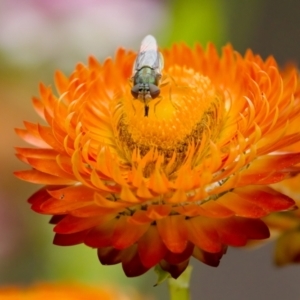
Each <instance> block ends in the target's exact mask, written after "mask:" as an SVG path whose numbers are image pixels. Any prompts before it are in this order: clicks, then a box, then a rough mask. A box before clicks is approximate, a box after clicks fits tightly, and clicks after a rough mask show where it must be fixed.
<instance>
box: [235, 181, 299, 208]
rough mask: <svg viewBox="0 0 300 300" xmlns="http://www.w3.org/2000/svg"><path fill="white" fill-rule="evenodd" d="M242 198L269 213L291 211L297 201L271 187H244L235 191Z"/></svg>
mask: <svg viewBox="0 0 300 300" xmlns="http://www.w3.org/2000/svg"><path fill="white" fill-rule="evenodd" d="M234 193H236V194H238V195H239V196H240V197H241V198H243V199H245V200H247V201H249V202H252V203H255V205H258V206H259V207H261V208H262V209H263V210H265V211H266V212H267V213H270V212H274V211H282V210H287V209H291V208H293V207H294V206H295V201H294V200H292V199H291V198H289V197H287V196H285V195H283V194H281V193H279V192H276V191H275V190H273V189H271V188H269V187H260V188H256V187H251V186H250V187H243V188H237V189H235V190H234Z"/></svg>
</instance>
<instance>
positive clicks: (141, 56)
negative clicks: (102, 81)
mask: <svg viewBox="0 0 300 300" xmlns="http://www.w3.org/2000/svg"><path fill="white" fill-rule="evenodd" d="M163 64H164V60H163V56H162V54H161V53H160V52H159V51H158V50H157V43H156V40H155V38H154V37H153V36H152V35H147V36H146V37H145V38H144V39H143V40H142V43H141V48H140V51H139V53H138V55H137V57H136V59H135V62H134V65H133V76H132V80H133V87H132V89H131V94H132V96H133V97H134V98H135V99H139V100H141V101H142V102H143V103H144V104H145V117H147V116H148V111H149V105H148V103H149V101H151V100H152V99H155V98H156V97H158V95H159V94H160V89H159V87H158V84H159V80H160V78H161V70H162V69H163Z"/></svg>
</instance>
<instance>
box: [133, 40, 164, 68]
mask: <svg viewBox="0 0 300 300" xmlns="http://www.w3.org/2000/svg"><path fill="white" fill-rule="evenodd" d="M161 60H162V55H161V54H160V53H159V52H158V49H157V43H156V40H155V38H154V37H153V36H152V35H147V36H146V37H145V38H144V39H143V40H142V43H141V48H140V51H139V53H138V55H137V58H136V60H135V64H134V67H133V69H134V71H138V70H140V69H141V68H143V67H146V66H147V67H150V68H152V69H154V70H155V71H156V72H157V73H160V72H161V69H162V66H163V61H161Z"/></svg>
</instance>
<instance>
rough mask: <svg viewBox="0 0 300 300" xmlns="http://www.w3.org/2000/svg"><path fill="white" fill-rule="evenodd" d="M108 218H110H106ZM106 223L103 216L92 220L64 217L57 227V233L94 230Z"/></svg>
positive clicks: (55, 228) (55, 229)
mask: <svg viewBox="0 0 300 300" xmlns="http://www.w3.org/2000/svg"><path fill="white" fill-rule="evenodd" d="M106 218H108V217H107V216H106ZM102 222H104V220H103V216H100V217H99V216H97V217H91V218H78V217H74V216H71V215H67V216H66V217H64V218H63V219H62V220H61V221H60V222H59V223H58V224H57V225H56V226H55V227H54V231H55V232H56V233H64V234H67V233H75V232H78V231H82V230H85V229H89V228H92V227H94V226H96V225H98V224H101V223H102Z"/></svg>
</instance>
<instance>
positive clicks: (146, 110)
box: [144, 105, 149, 117]
mask: <svg viewBox="0 0 300 300" xmlns="http://www.w3.org/2000/svg"><path fill="white" fill-rule="evenodd" d="M148 112H149V106H148V105H145V115H144V117H148Z"/></svg>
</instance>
